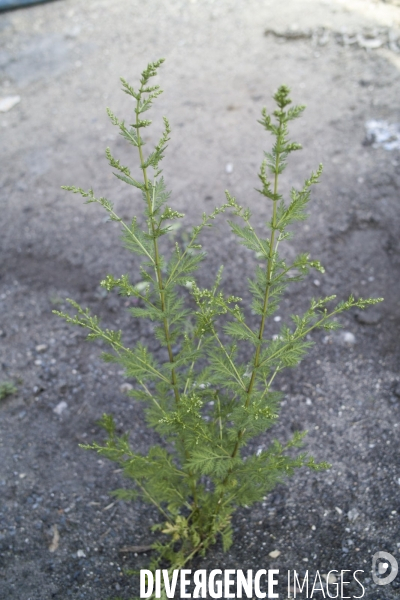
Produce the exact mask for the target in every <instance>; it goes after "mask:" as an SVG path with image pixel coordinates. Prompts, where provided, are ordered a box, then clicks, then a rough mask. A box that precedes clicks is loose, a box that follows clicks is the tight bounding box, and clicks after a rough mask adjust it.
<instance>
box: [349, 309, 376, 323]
mask: <svg viewBox="0 0 400 600" xmlns="http://www.w3.org/2000/svg"><path fill="white" fill-rule="evenodd" d="M355 317H356V319H357V321H358V322H359V323H361V324H362V325H377V324H378V323H379V321H380V320H381V319H382V315H381V313H380V312H378V311H374V310H366V311H362V312H361V311H360V312H357V313H356V315H355Z"/></svg>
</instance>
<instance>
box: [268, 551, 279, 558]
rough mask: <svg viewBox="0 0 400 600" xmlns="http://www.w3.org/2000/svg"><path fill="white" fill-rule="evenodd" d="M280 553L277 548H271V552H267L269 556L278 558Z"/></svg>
mask: <svg viewBox="0 0 400 600" xmlns="http://www.w3.org/2000/svg"><path fill="white" fill-rule="evenodd" d="M280 555H281V553H280V551H279V550H272V552H270V553H269V554H268V556H270V557H271V558H278V556H280Z"/></svg>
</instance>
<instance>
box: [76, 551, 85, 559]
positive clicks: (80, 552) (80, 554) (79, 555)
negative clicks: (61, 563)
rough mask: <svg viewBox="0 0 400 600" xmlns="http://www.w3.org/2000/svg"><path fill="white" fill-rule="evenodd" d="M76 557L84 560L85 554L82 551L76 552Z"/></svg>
mask: <svg viewBox="0 0 400 600" xmlns="http://www.w3.org/2000/svg"><path fill="white" fill-rule="evenodd" d="M76 556H77V557H78V558H86V554H85V553H84V551H83V550H78V552H77V553H76Z"/></svg>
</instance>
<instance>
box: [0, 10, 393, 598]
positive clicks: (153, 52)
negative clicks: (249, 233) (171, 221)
mask: <svg viewBox="0 0 400 600" xmlns="http://www.w3.org/2000/svg"><path fill="white" fill-rule="evenodd" d="M0 36H1V37H0V66H1V75H0V98H7V97H10V96H11V97H14V98H15V97H16V96H18V97H19V98H20V100H19V101H18V102H17V100H15V102H16V103H15V105H14V106H13V107H12V108H10V109H8V110H6V111H5V112H1V113H0V131H1V150H0V151H1V158H0V164H1V170H0V194H1V195H0V198H1V219H0V228H1V235H0V256H1V260H0V382H4V381H12V382H14V383H15V385H16V386H17V392H16V393H15V394H13V395H11V396H8V397H7V398H5V399H3V400H1V401H0V402H1V403H0V448H1V464H0V498H1V502H0V556H1V559H0V598H1V599H2V600H3V599H4V600H49V599H53V598H54V599H57V600H62V599H66V598H68V599H69V598H71V599H74V600H78V599H79V600H80V599H85V600H116V598H120V599H124V600H128V599H131V598H132V597H133V596H134V595H135V594H136V593H137V591H138V590H137V578H136V577H131V576H129V575H128V574H127V570H129V569H138V568H144V567H145V566H146V564H147V560H148V554H149V553H148V552H145V553H140V554H137V553H135V552H132V551H130V550H129V547H132V546H143V545H149V544H151V543H152V542H153V541H154V540H155V536H154V534H151V533H149V527H150V525H151V524H153V523H155V522H157V520H158V515H157V514H156V513H155V512H154V511H153V510H152V508H149V507H148V506H147V505H144V504H142V503H139V502H137V503H131V504H126V503H124V502H120V501H118V502H116V501H115V500H114V499H113V498H112V497H110V496H109V491H110V490H112V489H115V488H116V487H121V486H123V485H124V484H125V483H124V481H123V480H122V478H121V474H120V473H119V472H118V470H116V469H115V465H113V464H109V463H108V462H107V461H105V460H99V459H98V457H97V456H96V455H94V454H92V453H89V452H85V451H83V450H82V449H80V448H79V446H78V444H79V443H85V442H87V441H91V440H94V439H102V432H101V431H100V430H99V427H98V425H97V421H98V419H99V418H100V416H101V415H102V413H103V412H105V411H107V412H112V413H113V414H114V415H115V418H116V421H117V423H118V427H119V428H120V429H121V430H126V429H128V430H130V431H131V436H132V443H133V444H134V446H135V448H136V449H138V450H142V451H145V450H146V449H147V448H148V447H149V445H150V444H151V443H152V441H153V440H154V437H152V434H151V433H150V432H149V431H148V430H147V429H146V427H145V424H144V419H143V415H142V412H141V408H140V406H138V405H136V404H135V403H134V402H132V400H131V399H129V398H128V397H127V396H126V395H125V394H124V393H123V390H124V388H123V387H121V386H123V384H124V382H125V380H124V379H123V376H122V373H121V372H120V371H119V370H118V368H114V367H113V366H110V365H108V364H107V365H106V364H104V363H102V362H101V360H100V352H101V346H100V345H99V344H97V343H91V344H89V343H88V342H86V341H85V339H84V332H83V331H80V330H75V329H74V328H72V327H70V326H67V325H66V324H64V323H63V322H62V321H61V320H60V319H57V318H56V317H55V316H54V315H53V314H52V310H53V309H55V308H56V309H61V310H62V309H63V308H65V306H66V305H65V300H64V299H65V298H66V297H72V298H74V299H75V300H77V301H78V302H80V303H81V304H83V305H85V306H90V308H91V309H92V311H93V313H95V314H98V315H99V316H100V317H101V318H102V320H103V322H104V323H105V324H107V325H110V326H113V327H115V326H117V327H122V328H124V329H127V331H128V337H129V336H131V338H132V339H135V340H141V341H143V342H146V343H150V344H152V343H153V342H151V341H150V342H149V340H151V328H150V326H148V325H146V324H144V323H139V324H138V323H133V322H132V321H130V320H129V318H128V315H127V314H126V310H125V309H126V307H127V305H126V303H125V305H124V300H120V299H118V297H116V296H114V295H108V296H105V295H104V293H103V291H102V289H101V288H100V287H99V285H98V284H99V281H100V280H101V279H102V278H103V277H104V275H105V274H106V273H108V272H112V273H113V274H115V275H119V274H121V273H124V272H129V273H131V275H132V279H133V280H134V281H135V280H137V279H138V273H137V266H138V263H137V262H136V259H135V258H134V259H132V257H131V256H130V255H128V253H126V252H125V251H121V250H120V244H119V231H118V228H117V227H116V226H115V225H114V224H110V223H105V214H104V213H103V212H102V211H101V209H100V208H99V207H95V206H93V205H90V206H87V205H84V204H82V202H81V201H80V199H79V198H77V197H76V196H73V195H71V194H67V193H66V192H64V191H62V190H61V189H60V186H61V185H68V184H69V185H70V184H75V185H79V186H81V187H83V188H87V187H90V186H93V187H94V189H95V191H96V192H97V193H98V194H101V195H106V196H108V197H110V199H113V200H115V203H116V206H117V209H118V211H119V213H120V214H121V215H124V216H128V215H132V214H134V213H135V211H136V208H135V207H136V201H137V197H136V196H134V195H133V196H132V195H131V192H130V190H127V189H125V188H126V187H127V186H124V185H123V184H121V185H120V184H119V182H118V181H116V180H115V178H113V177H112V175H111V171H110V169H108V168H107V167H106V160H105V158H104V150H105V147H106V146H108V145H109V146H110V147H111V148H112V149H113V150H115V153H116V154H117V155H119V156H120V157H121V158H122V162H124V160H123V159H124V158H125V157H127V156H128V154H127V152H128V151H127V149H126V148H125V146H124V145H123V143H122V140H121V139H117V138H118V136H117V134H116V131H115V129H113V127H112V125H111V124H110V123H109V122H108V119H107V116H106V112H105V107H106V106H110V107H112V109H113V111H114V112H115V113H116V114H118V115H121V116H125V117H126V118H128V117H129V114H130V111H131V110H132V107H131V105H130V103H129V99H128V98H127V97H126V96H125V95H123V94H122V93H121V92H120V91H119V87H120V85H119V80H118V78H119V76H123V77H125V78H126V79H128V80H129V81H131V82H132V83H133V84H135V82H136V81H137V78H138V75H139V73H140V71H141V70H142V68H143V67H144V65H146V64H147V62H149V61H150V60H155V59H157V58H158V57H160V56H165V57H166V59H167V60H166V63H165V65H164V66H163V67H162V72H161V76H160V83H161V86H162V87H163V89H165V93H164V94H163V95H162V96H161V98H160V99H159V100H158V102H157V104H156V106H155V109H154V113H153V117H154V122H155V126H154V130H153V131H154V133H153V135H154V139H156V137H157V136H158V132H159V131H160V128H161V124H160V122H161V115H162V114H166V115H167V116H168V117H169V119H170V122H171V126H172V140H171V142H170V146H169V149H168V153H167V156H166V159H165V161H164V175H165V178H166V180H167V184H168V187H169V189H171V190H172V192H173V205H174V207H175V208H176V209H177V210H181V211H182V212H185V213H186V215H187V221H186V222H187V223H188V224H192V223H195V222H196V220H197V219H198V217H199V215H200V214H201V213H202V212H203V211H204V210H206V211H210V209H211V210H212V208H213V207H214V206H215V205H216V204H219V203H221V202H222V201H223V198H224V189H226V188H228V189H229V190H230V192H231V193H232V194H233V195H235V196H236V197H237V199H238V201H239V202H240V203H241V204H244V205H248V206H250V207H251V209H252V212H253V214H254V217H255V220H256V222H262V221H263V220H265V217H266V216H267V214H268V206H265V205H263V204H262V202H260V196H258V195H257V194H256V192H255V191H254V188H255V187H256V185H257V169H258V165H259V163H260V161H261V159H262V151H263V149H267V148H268V144H269V142H270V140H269V139H268V138H266V137H265V135H264V134H263V131H262V129H261V128H260V126H259V125H258V124H257V122H256V120H257V118H259V114H260V110H261V108H262V107H263V106H264V105H267V106H268V107H269V108H272V102H271V99H270V98H271V96H272V94H273V93H274V91H275V90H276V88H277V86H278V85H280V84H282V83H286V84H287V85H289V86H290V87H291V88H292V97H293V99H294V101H295V102H296V103H305V104H307V110H306V112H305V115H304V117H303V118H302V119H301V120H300V121H298V122H296V123H295V124H294V127H293V130H292V131H293V137H294V139H296V140H297V141H300V142H301V143H302V144H303V146H304V148H305V150H304V151H303V152H301V153H296V156H293V159H292V160H291V163H290V166H289V169H288V171H287V177H286V183H285V186H286V190H287V189H289V186H291V185H294V186H298V185H300V184H301V183H302V180H303V179H304V178H305V177H306V176H308V175H309V172H310V170H311V169H315V168H316V166H317V165H318V163H319V162H323V163H324V166H325V171H324V175H323V178H322V181H321V183H320V184H319V186H318V189H317V191H315V192H314V194H313V205H312V211H311V212H312V214H311V216H310V219H309V220H308V221H307V222H306V223H303V224H300V225H299V226H298V228H297V231H298V233H299V234H298V236H297V237H296V238H295V240H294V242H293V248H292V251H293V253H294V251H309V252H311V255H312V257H313V258H319V259H320V260H321V261H322V263H323V264H324V265H325V267H326V274H325V275H323V276H319V277H318V281H316V280H315V275H314V276H313V277H310V279H309V280H307V281H305V282H304V283H302V284H301V285H299V286H297V287H293V289H291V290H290V292H289V294H288V296H287V298H286V299H285V301H284V302H283V303H282V305H281V310H280V315H281V316H282V319H284V318H285V317H286V316H288V315H289V314H290V313H291V311H300V310H301V309H302V308H304V307H305V306H306V304H307V298H308V297H309V296H310V295H312V294H314V295H316V294H321V295H328V294H331V293H336V294H337V295H338V297H339V298H345V297H346V296H348V295H349V293H350V292H351V293H353V294H355V295H356V296H364V297H368V296H373V297H378V296H383V297H384V298H385V302H384V303H382V304H381V305H379V306H378V307H376V308H373V309H371V310H369V311H368V312H366V313H363V314H362V315H360V314H357V313H354V314H347V315H345V316H343V317H342V318H341V323H342V324H343V330H342V331H341V332H339V333H335V334H332V335H330V336H327V335H326V334H325V333H321V332H318V333H315V334H313V335H312V339H313V340H314V341H315V342H316V345H315V346H314V348H313V350H312V351H311V352H310V354H309V355H308V357H307V358H306V359H305V360H304V361H303V362H302V364H301V367H300V368H298V369H295V370H293V371H291V372H289V373H287V374H286V375H283V376H282V377H281V379H280V380H279V381H278V382H277V387H279V388H280V389H282V390H283V391H284V392H285V399H284V401H283V403H282V411H281V419H280V421H279V424H278V425H277V426H276V427H275V429H274V431H273V432H268V433H267V434H266V435H265V436H261V437H260V439H258V440H257V445H256V446H255V449H256V448H257V447H263V446H265V445H267V444H268V443H269V441H270V439H271V436H273V437H277V438H278V439H280V440H285V439H287V437H288V436H289V435H290V434H291V432H292V431H294V430H296V429H298V428H301V429H307V430H308V432H309V434H308V436H307V438H306V449H307V450H309V451H310V453H312V454H313V455H314V456H315V457H316V458H317V459H318V460H327V461H329V462H330V463H331V464H332V468H331V469H330V470H329V471H327V472H323V473H317V474H315V473H310V472H309V471H307V470H301V471H299V472H298V473H297V474H296V475H295V477H293V478H292V479H291V480H290V481H289V482H288V483H287V484H286V485H280V486H279V487H278V488H276V490H275V491H274V492H273V493H271V494H270V495H269V496H268V497H267V499H266V500H265V503H263V504H262V505H257V506H255V507H253V508H252V509H251V510H250V509H243V510H241V511H239V512H238V513H237V515H236V518H235V522H234V530H235V538H234V545H233V546H232V548H231V550H230V551H229V552H228V553H226V554H223V553H222V550H221V549H220V548H219V547H216V548H214V549H213V550H212V551H211V552H210V554H209V555H208V556H207V557H206V558H204V559H197V560H196V561H194V563H193V565H192V568H193V569H199V568H205V569H211V568H221V569H254V570H257V569H263V568H265V569H268V568H276V569H279V570H280V571H281V573H283V574H284V576H283V578H282V585H281V586H280V588H279V591H280V597H282V598H283V597H286V596H287V593H285V586H284V585H283V584H284V583H285V579H286V575H285V573H286V571H287V570H288V569H291V570H293V569H296V570H297V571H299V572H300V573H302V574H304V573H305V571H306V570H307V569H308V571H309V573H310V575H313V574H315V572H316V571H319V572H320V573H321V574H326V573H327V572H328V571H329V570H331V569H338V570H339V571H340V570H341V569H350V570H352V571H354V570H356V569H362V570H364V574H363V575H362V576H361V577H360V580H361V581H362V582H363V585H364V587H365V595H364V597H365V598H368V599H370V600H392V599H395V598H398V597H399V590H400V577H399V576H398V577H397V578H396V579H395V580H394V581H393V582H392V583H391V584H389V585H386V586H378V585H376V584H374V583H373V581H372V575H371V561H372V556H373V554H374V553H375V552H377V551H381V550H384V551H387V552H390V553H391V554H392V555H393V556H394V557H396V558H397V559H398V560H399V557H400V531H399V514H400V499H399V491H400V465H399V462H400V461H399V454H398V441H399V429H400V365H399V337H400V336H399V325H400V301H399V298H400V261H399V240H400V235H399V231H400V213H399V189H400V150H399V147H400V143H399V144H397V141H398V140H397V138H396V127H395V124H396V123H399V121H400V114H399V104H398V98H399V97H400V75H399V69H400V40H399V42H397V40H398V39H399V36H400V7H399V6H398V3H396V2H380V1H375V2H373V1H372V0H362V1H361V0H359V1H358V0H348V1H346V2H344V1H340V0H332V1H328V0H325V1H317V0H308V1H306V0H301V1H299V0H297V1H296V0H288V1H287V2H286V3H285V4H284V5H282V3H279V2H277V1H272V0H270V1H269V2H268V1H260V0H249V1H248V2H246V3H244V2H241V1H240V0H218V2H216V1H214V2H212V1H211V0H204V1H203V2H200V1H198V2H195V1H193V0H192V1H191V2H189V1H188V0H185V1H183V0H182V1H178V0H171V1H169V2H167V3H163V2H161V0H149V1H148V2H146V3H139V2H138V1H136V0H130V1H129V0H120V1H119V2H105V1H101V0H99V1H95V0H85V1H84V0H57V1H55V2H50V3H47V4H41V5H38V6H35V7H30V8H26V9H23V10H15V11H9V12H4V13H1V14H0ZM0 107H1V104H0ZM373 120H375V121H383V122H385V123H386V125H385V123H384V124H383V125H382V124H381V130H383V131H384V130H385V127H386V129H387V128H388V127H389V125H392V126H393V127H392V129H391V135H392V138H391V140H390V143H391V146H390V148H391V149H386V148H385V147H384V146H383V143H384V140H383V142H382V144H380V143H378V142H379V140H378V138H377V137H375V139H373V137H371V135H372V134H371V133H370V134H368V129H367V127H366V123H367V122H369V121H373ZM382 128H383V129H382ZM393 132H394V133H393ZM396 140H397V141H396ZM127 160H131V159H127ZM132 162H133V161H132ZM228 165H229V166H228ZM188 227H189V225H188ZM204 245H205V246H208V247H209V248H210V247H211V248H212V250H211V251H210V252H209V263H208V267H207V271H206V272H203V273H202V274H201V278H202V280H203V281H204V282H206V281H208V279H207V277H208V276H209V275H210V274H211V275H212V274H213V273H215V272H216V270H217V269H218V267H219V265H220V264H225V265H226V268H225V271H224V280H225V283H226V285H227V286H228V287H229V288H230V289H231V291H232V294H235V295H237V294H239V295H243V281H244V280H245V278H246V275H247V272H248V270H249V269H250V268H251V267H252V265H253V263H252V258H251V256H249V254H248V253H247V251H246V250H245V249H244V248H242V247H241V248H240V249H238V248H237V246H236V245H235V243H234V240H233V239H232V237H231V236H230V234H229V232H228V230H227V229H224V227H223V226H222V225H221V226H219V227H218V228H217V229H216V237H212V236H211V235H207V236H206V239H205V242H204ZM276 326H278V325H277V324H276ZM269 332H270V333H272V334H273V333H274V332H275V331H274V326H272V327H271V328H270V331H269ZM61 403H64V404H61ZM127 548H128V549H127ZM274 551H279V552H280V554H279V555H278V556H276V553H275V554H273V555H272V556H271V555H270V553H271V552H272V553H273V552H274ZM274 556H275V558H274ZM346 589H347V590H348V591H347V593H345V596H346V595H347V597H355V596H359V595H360V593H361V592H360V587H359V586H357V585H355V584H354V583H353V584H352V585H350V586H349V587H347V588H346V587H345V590H346ZM300 597H301V596H300ZM303 597H305V596H303ZM314 597H316V598H319V597H322V594H321V593H320V595H318V592H317V593H315V594H314Z"/></svg>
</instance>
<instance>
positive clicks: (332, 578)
mask: <svg viewBox="0 0 400 600" xmlns="http://www.w3.org/2000/svg"><path fill="white" fill-rule="evenodd" d="M322 577H323V578H324V579H326V583H336V582H337V577H336V575H334V574H333V573H323V574H322Z"/></svg>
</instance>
